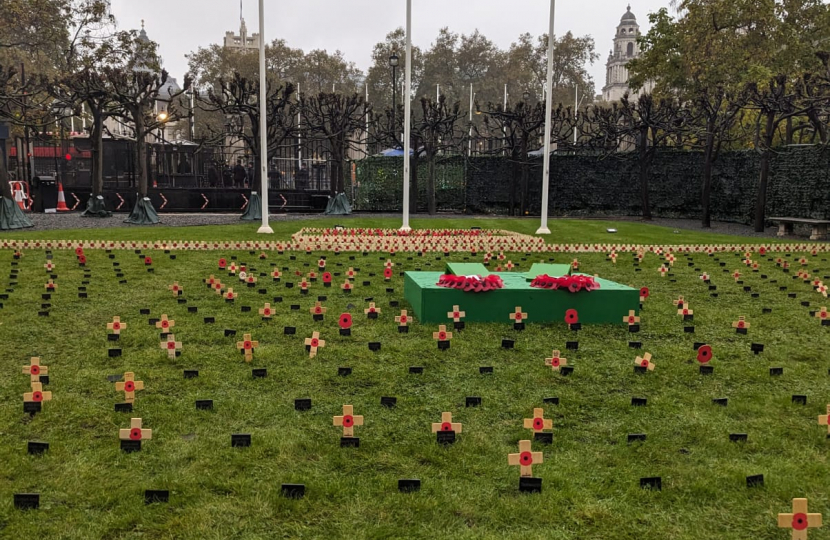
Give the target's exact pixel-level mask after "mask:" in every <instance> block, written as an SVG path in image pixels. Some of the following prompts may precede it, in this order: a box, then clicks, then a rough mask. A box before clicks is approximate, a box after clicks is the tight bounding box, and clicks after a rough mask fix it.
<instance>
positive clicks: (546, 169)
mask: <svg viewBox="0 0 830 540" xmlns="http://www.w3.org/2000/svg"><path fill="white" fill-rule="evenodd" d="M555 10H556V0H550V27H549V29H548V75H547V84H546V91H545V147H544V148H543V149H542V156H543V157H542V222H541V223H540V225H539V230H538V231H536V234H550V229H549V228H548V196H549V195H548V193H549V190H550V130H551V125H550V124H551V118H550V117H551V112H552V111H553V100H552V94H553V92H552V90H553V40H554V35H553V16H554V13H555Z"/></svg>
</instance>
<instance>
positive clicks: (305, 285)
mask: <svg viewBox="0 0 830 540" xmlns="http://www.w3.org/2000/svg"><path fill="white" fill-rule="evenodd" d="M300 290H301V291H307V290H308V281H306V280H305V278H303V279H302V280H301V281H300Z"/></svg>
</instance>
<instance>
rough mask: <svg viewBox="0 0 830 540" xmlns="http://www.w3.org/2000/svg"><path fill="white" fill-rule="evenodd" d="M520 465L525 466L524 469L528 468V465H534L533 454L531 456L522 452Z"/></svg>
mask: <svg viewBox="0 0 830 540" xmlns="http://www.w3.org/2000/svg"><path fill="white" fill-rule="evenodd" d="M519 463H521V464H522V466H524V467H527V466H528V465H532V464H533V454H531V453H530V452H522V453H521V454H519Z"/></svg>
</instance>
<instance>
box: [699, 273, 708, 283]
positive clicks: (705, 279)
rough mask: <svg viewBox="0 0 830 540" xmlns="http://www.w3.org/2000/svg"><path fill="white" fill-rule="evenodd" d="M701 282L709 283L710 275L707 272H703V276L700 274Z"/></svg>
mask: <svg viewBox="0 0 830 540" xmlns="http://www.w3.org/2000/svg"><path fill="white" fill-rule="evenodd" d="M700 280H701V281H709V274H707V273H706V272H703V273H702V274H700Z"/></svg>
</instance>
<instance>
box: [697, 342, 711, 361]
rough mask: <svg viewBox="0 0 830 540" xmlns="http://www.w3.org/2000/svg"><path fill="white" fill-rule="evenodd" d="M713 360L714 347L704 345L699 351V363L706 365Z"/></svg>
mask: <svg viewBox="0 0 830 540" xmlns="http://www.w3.org/2000/svg"><path fill="white" fill-rule="evenodd" d="M711 359H712V347H711V346H710V345H703V346H702V347H701V348H699V349H698V350H697V361H698V362H700V363H701V364H706V363H708V362H709V360H711Z"/></svg>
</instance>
